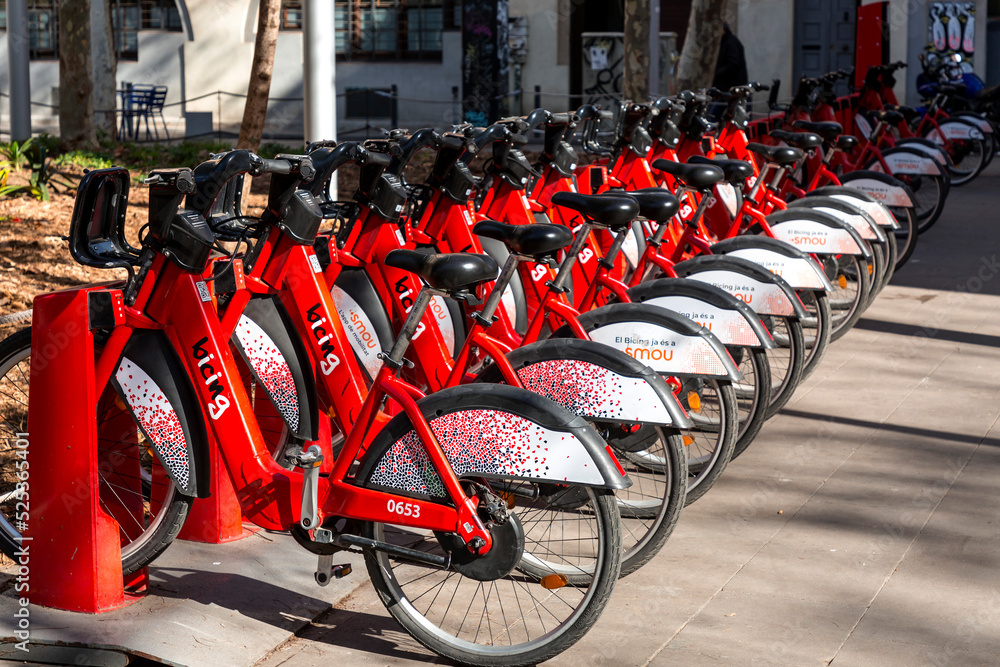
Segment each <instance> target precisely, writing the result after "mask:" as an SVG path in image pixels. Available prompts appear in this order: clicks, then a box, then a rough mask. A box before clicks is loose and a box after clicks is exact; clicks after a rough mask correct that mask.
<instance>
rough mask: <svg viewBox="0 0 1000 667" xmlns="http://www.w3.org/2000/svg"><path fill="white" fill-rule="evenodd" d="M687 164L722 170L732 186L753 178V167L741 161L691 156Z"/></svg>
mask: <svg viewBox="0 0 1000 667" xmlns="http://www.w3.org/2000/svg"><path fill="white" fill-rule="evenodd" d="M688 164H714V165H715V166H716V167H720V168H721V169H722V173H724V174H725V175H726V180H727V181H729V182H730V183H732V184H733V185H738V184H740V183H743V182H744V181H746V180H747V179H748V178H750V177H751V176H753V165H752V164H750V163H749V162H745V161H743V160H715V159H711V158H707V157H705V156H704V155H693V156H691V157H690V158H689V159H688Z"/></svg>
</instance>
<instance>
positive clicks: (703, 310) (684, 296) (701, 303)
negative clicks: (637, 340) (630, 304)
mask: <svg viewBox="0 0 1000 667" xmlns="http://www.w3.org/2000/svg"><path fill="white" fill-rule="evenodd" d="M628 295H629V297H630V298H631V299H632V301H634V302H636V303H645V304H648V305H652V306H659V307H661V308H666V309H668V310H672V311H673V312H675V313H680V314H681V315H683V316H685V317H688V318H690V319H692V320H694V321H695V322H697V323H698V324H700V325H701V326H703V327H705V328H706V329H708V330H709V331H711V332H712V333H713V334H715V335H716V336H718V338H719V340H721V341H722V342H723V343H724V344H726V345H739V346H741V347H762V348H765V349H770V348H773V347H776V343H775V342H774V340H773V339H772V338H771V333H770V332H769V331H768V330H767V327H765V326H764V323H763V322H761V321H760V317H759V316H758V315H757V313H755V312H754V310H753V308H751V307H750V306H748V305H746V304H745V303H743V301H741V300H740V299H737V298H736V297H734V296H733V295H732V294H730V293H729V292H726V291H725V290H722V289H719V288H718V287H716V286H714V285H709V284H708V283H703V282H700V281H697V280H688V279H686V278H661V279H659V280H652V281H649V282H644V283H640V284H639V285H636V286H635V287H633V288H631V289H630V290H629V291H628Z"/></svg>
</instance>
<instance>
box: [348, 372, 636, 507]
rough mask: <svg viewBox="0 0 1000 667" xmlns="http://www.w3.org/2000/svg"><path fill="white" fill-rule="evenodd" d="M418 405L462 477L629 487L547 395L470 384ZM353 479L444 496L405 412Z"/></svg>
mask: <svg viewBox="0 0 1000 667" xmlns="http://www.w3.org/2000/svg"><path fill="white" fill-rule="evenodd" d="M417 405H418V406H419V408H420V411H421V412H422V413H423V414H424V415H425V416H426V417H427V418H428V420H429V422H430V425H431V429H432V430H433V431H434V434H435V435H436V436H437V439H438V442H439V443H440V444H441V447H442V448H443V449H444V452H445V454H446V455H447V457H448V459H449V461H450V462H451V465H452V468H454V470H455V473H456V474H457V475H458V476H459V477H460V478H462V477H472V478H476V477H480V478H482V477H485V478H487V479H510V478H514V479H521V480H525V481H528V482H551V483H558V484H577V485H581V486H593V487H600V488H606V489H624V488H628V487H629V486H630V485H631V484H632V481H631V480H630V479H629V478H628V477H627V476H625V474H624V473H623V472H622V471H621V468H620V467H619V464H618V463H617V461H616V460H615V459H614V458H613V456H612V455H611V454H610V451H609V449H608V445H607V443H605V442H604V440H602V439H601V437H600V436H599V435H598V434H597V432H596V431H595V430H594V429H593V428H591V427H590V426H589V425H588V424H587V422H586V421H585V420H584V418H583V417H579V416H576V415H573V414H571V413H570V412H569V411H567V410H566V409H565V408H563V407H561V406H560V405H558V404H557V403H554V402H553V401H550V400H549V399H547V398H545V397H544V396H540V395H538V394H533V393H531V392H528V391H525V390H523V389H520V388H518V387H510V386H507V385H501V384H475V385H462V386H459V387H451V388H448V389H442V390H441V391H438V392H434V393H433V394H431V395H429V396H427V397H425V398H422V399H420V400H419V401H417ZM458 406H460V407H458ZM357 479H359V480H363V481H362V482H361V485H363V486H365V487H368V488H376V489H388V490H391V491H393V492H397V493H404V494H408V495H413V496H423V497H431V498H444V497H445V495H446V494H445V490H444V484H443V483H442V482H441V479H440V478H439V477H438V475H437V472H436V471H435V470H434V468H433V466H432V465H431V462H430V459H429V457H428V455H427V453H426V452H425V450H424V448H423V447H422V445H421V444H420V439H419V437H418V436H417V433H416V431H415V430H413V427H412V425H411V424H410V420H409V418H408V417H407V416H406V414H405V413H404V414H399V415H397V416H395V417H393V419H392V420H390V421H389V423H388V424H386V426H385V429H384V431H383V433H380V434H379V435H378V436H377V437H376V441H375V442H374V443H373V445H372V447H371V448H369V449H368V452H367V453H366V454H365V458H364V461H362V464H361V468H360V469H359V471H358V475H357Z"/></svg>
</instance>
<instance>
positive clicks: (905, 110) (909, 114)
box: [890, 104, 920, 123]
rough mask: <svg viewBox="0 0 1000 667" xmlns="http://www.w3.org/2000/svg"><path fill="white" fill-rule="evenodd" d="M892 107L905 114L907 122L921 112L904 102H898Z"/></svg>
mask: <svg viewBox="0 0 1000 667" xmlns="http://www.w3.org/2000/svg"><path fill="white" fill-rule="evenodd" d="M890 108H891V109H892V110H893V111H898V112H899V113H901V114H903V118H905V119H906V122H907V123H909V122H910V121H911V120H913V119H914V118H916V117H917V116H919V115H920V112H919V111H917V110H916V109H914V108H913V107H908V106H905V105H903V104H897V105H895V106H893V107H890Z"/></svg>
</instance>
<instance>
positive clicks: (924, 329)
mask: <svg viewBox="0 0 1000 667" xmlns="http://www.w3.org/2000/svg"><path fill="white" fill-rule="evenodd" d="M855 326H856V327H857V328H858V329H865V330H867V331H878V332H881V333H890V334H897V335H900V336H919V337H920V338H934V339H940V340H950V341H952V342H953V343H967V344H969V345H983V346H986V347H1000V336H990V335H987V334H976V333H968V332H966V331H955V330H954V329H935V328H934V327H933V326H917V325H915V324H905V323H903V322H887V321H885V320H870V319H866V318H861V320H859V321H858V323H857V324H856V325H855Z"/></svg>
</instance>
